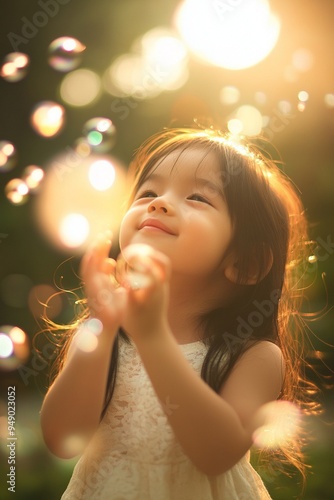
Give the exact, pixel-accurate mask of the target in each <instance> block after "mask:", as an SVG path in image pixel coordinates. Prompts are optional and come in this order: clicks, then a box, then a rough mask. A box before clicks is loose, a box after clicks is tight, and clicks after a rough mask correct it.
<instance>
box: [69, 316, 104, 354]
mask: <svg viewBox="0 0 334 500" xmlns="http://www.w3.org/2000/svg"><path fill="white" fill-rule="evenodd" d="M102 330H103V324H102V322H101V321H100V320H99V319H97V318H92V319H89V320H86V321H84V322H83V323H82V324H81V325H80V327H79V329H78V331H77V333H76V336H75V344H76V346H77V347H78V348H79V349H80V350H81V351H83V352H93V351H95V349H96V348H97V345H98V336H99V335H100V334H101V332H102Z"/></svg>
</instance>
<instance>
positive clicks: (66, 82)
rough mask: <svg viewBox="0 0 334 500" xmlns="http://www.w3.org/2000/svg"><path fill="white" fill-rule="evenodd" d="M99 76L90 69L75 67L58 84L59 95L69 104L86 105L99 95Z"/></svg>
mask: <svg viewBox="0 0 334 500" xmlns="http://www.w3.org/2000/svg"><path fill="white" fill-rule="evenodd" d="M100 91H101V82H100V77H99V76H98V75H97V74H96V73H94V71H91V70H90V69H77V70H75V71H72V72H71V73H69V74H68V75H66V76H65V77H64V79H63V81H62V83H61V85H60V95H61V98H62V99H63V101H65V102H66V103H67V104H69V105H70V106H77V107H80V106H88V104H91V103H93V102H94V101H95V100H96V99H97V98H98V97H99V95H100Z"/></svg>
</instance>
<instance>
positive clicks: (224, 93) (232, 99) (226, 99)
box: [219, 85, 240, 105]
mask: <svg viewBox="0 0 334 500" xmlns="http://www.w3.org/2000/svg"><path fill="white" fill-rule="evenodd" d="M239 99H240V90H239V89H238V88H237V87H234V86H232V85H226V86H225V87H223V88H222V89H221V91H220V93H219V100H220V102H221V103H222V104H227V105H230V104H236V103H237V102H238V101H239Z"/></svg>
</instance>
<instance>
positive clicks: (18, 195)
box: [5, 179, 29, 205]
mask: <svg viewBox="0 0 334 500" xmlns="http://www.w3.org/2000/svg"><path fill="white" fill-rule="evenodd" d="M5 194H6V196H7V198H8V200H9V201H10V202H11V203H12V204H13V205H23V203H26V201H28V195H29V188H28V186H27V184H26V183H25V182H24V181H23V180H22V179H12V180H11V181H9V182H8V184H7V185H6V187H5Z"/></svg>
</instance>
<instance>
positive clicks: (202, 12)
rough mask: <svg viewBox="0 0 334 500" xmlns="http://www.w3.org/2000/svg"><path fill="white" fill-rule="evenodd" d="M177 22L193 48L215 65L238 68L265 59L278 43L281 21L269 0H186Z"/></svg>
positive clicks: (176, 17) (177, 14)
mask: <svg viewBox="0 0 334 500" xmlns="http://www.w3.org/2000/svg"><path fill="white" fill-rule="evenodd" d="M175 25H176V27H177V28H178V30H179V32H180V34H181V35H182V37H183V39H184V40H185V42H186V43H187V45H188V46H189V48H190V50H192V52H193V53H194V54H195V55H196V56H197V57H199V58H200V59H201V60H203V61H205V62H207V63H209V64H213V65H215V66H219V67H223V68H227V69H231V70H238V69H243V68H248V67H250V66H253V65H255V64H257V63H259V62H260V61H262V60H263V59H264V58H265V57H267V56H268V54H269V53H270V52H271V51H272V50H273V48H274V47H275V45H276V43H277V40H278V37H279V32H280V22H279V20H278V18H277V17H276V16H275V15H274V14H272V12H271V11H270V6H269V2H268V1H267V0H248V1H247V2H237V4H235V5H231V6H230V8H229V9H226V5H225V3H224V2H217V1H215V0H208V1H206V2H203V1H201V0H184V1H183V2H182V4H181V5H180V7H179V8H178V9H177V11H176V13H175Z"/></svg>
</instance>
